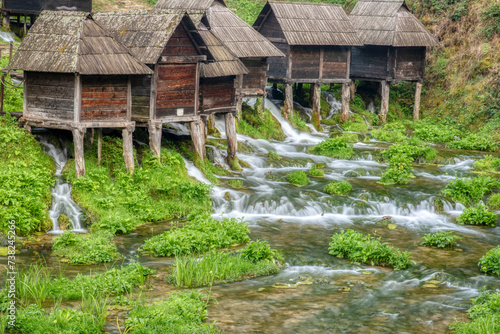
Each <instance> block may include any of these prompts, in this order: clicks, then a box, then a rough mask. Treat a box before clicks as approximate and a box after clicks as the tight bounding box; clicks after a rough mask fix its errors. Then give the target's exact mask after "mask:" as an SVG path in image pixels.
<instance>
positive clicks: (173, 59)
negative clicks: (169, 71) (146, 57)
mask: <svg viewBox="0 0 500 334" xmlns="http://www.w3.org/2000/svg"><path fill="white" fill-rule="evenodd" d="M179 53H182V48H181V51H180V52H179ZM176 54H177V53H176ZM206 60H207V56H204V55H196V56H175V55H172V56H162V57H161V59H160V63H166V64H196V63H198V62H200V61H202V62H203V61H206Z"/></svg>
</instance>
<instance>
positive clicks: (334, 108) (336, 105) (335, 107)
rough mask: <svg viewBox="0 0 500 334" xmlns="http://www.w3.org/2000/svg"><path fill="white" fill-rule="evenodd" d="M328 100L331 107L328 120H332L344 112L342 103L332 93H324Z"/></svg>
mask: <svg viewBox="0 0 500 334" xmlns="http://www.w3.org/2000/svg"><path fill="white" fill-rule="evenodd" d="M323 94H324V95H325V98H326V102H328V104H329V105H330V111H329V112H328V117H327V119H328V118H332V117H333V115H335V114H338V113H339V112H341V111H342V102H341V101H339V100H337V99H336V98H335V96H333V94H332V93H330V92H323Z"/></svg>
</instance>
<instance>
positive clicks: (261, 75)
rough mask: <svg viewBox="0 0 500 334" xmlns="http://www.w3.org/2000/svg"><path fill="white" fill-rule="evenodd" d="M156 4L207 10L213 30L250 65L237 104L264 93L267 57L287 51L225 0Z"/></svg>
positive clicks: (179, 0) (166, 0) (174, 0)
mask: <svg viewBox="0 0 500 334" xmlns="http://www.w3.org/2000/svg"><path fill="white" fill-rule="evenodd" d="M155 8H158V9H183V10H188V11H193V10H195V11H196V10H202V11H205V12H206V14H207V18H208V26H209V28H210V30H211V31H212V32H213V33H214V34H215V35H216V36H217V37H218V38H219V39H220V40H221V41H222V42H223V43H224V44H225V45H226V46H227V47H228V48H229V50H230V51H231V52H232V53H233V54H234V55H236V57H238V58H240V59H241V61H242V62H243V64H244V65H245V67H246V68H247V69H248V74H247V75H245V76H240V77H239V80H240V91H239V95H240V99H239V103H238V108H239V109H240V108H241V98H248V97H265V95H266V84H267V74H266V72H267V69H268V59H269V58H271V57H283V56H284V55H283V53H282V52H281V51H279V50H278V49H277V48H276V47H275V46H274V45H272V43H270V42H269V41H268V40H267V39H266V38H265V37H263V36H262V35H261V34H259V33H258V32H256V31H255V30H254V29H253V28H252V27H251V26H250V25H249V24H248V23H246V22H245V21H243V20H242V19H241V18H239V17H238V16H237V15H236V14H235V13H233V12H232V11H231V10H230V9H229V8H227V6H226V4H225V2H224V1H223V0H159V1H158V3H157V4H156V5H155ZM263 100H264V99H263ZM238 112H239V110H238Z"/></svg>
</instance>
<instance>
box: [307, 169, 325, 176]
mask: <svg viewBox="0 0 500 334" xmlns="http://www.w3.org/2000/svg"><path fill="white" fill-rule="evenodd" d="M324 175H325V171H324V170H323V169H321V168H316V166H313V167H312V168H311V169H310V170H309V176H313V177H322V176H324Z"/></svg>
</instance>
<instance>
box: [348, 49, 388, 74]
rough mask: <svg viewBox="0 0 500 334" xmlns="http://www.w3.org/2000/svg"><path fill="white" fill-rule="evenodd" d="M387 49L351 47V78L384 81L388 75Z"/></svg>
mask: <svg viewBox="0 0 500 334" xmlns="http://www.w3.org/2000/svg"><path fill="white" fill-rule="evenodd" d="M387 64H388V48H387V47H384V46H366V47H361V48H359V47H353V48H352V57H351V77H353V78H367V79H380V80H385V79H386V78H387V76H388V74H389V72H388V68H387Z"/></svg>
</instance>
